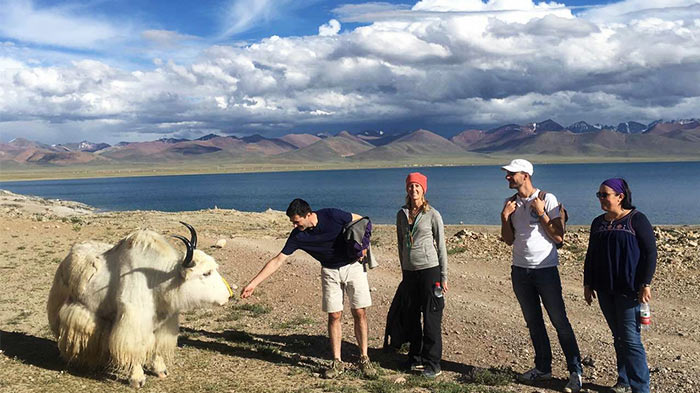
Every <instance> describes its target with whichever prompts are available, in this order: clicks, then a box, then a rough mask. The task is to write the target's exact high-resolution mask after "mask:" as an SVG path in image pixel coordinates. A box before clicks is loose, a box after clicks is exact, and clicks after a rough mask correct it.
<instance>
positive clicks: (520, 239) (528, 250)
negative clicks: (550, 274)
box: [504, 189, 559, 269]
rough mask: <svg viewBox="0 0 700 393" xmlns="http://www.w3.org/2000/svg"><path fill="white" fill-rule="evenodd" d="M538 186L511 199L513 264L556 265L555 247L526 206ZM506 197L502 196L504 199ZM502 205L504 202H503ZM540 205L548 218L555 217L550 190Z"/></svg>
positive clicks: (537, 266)
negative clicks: (525, 196) (513, 202)
mask: <svg viewBox="0 0 700 393" xmlns="http://www.w3.org/2000/svg"><path fill="white" fill-rule="evenodd" d="M539 192H540V190H539V189H535V191H534V192H533V193H532V195H530V196H529V197H527V198H524V199H523V198H520V196H519V195H518V197H517V198H516V199H515V204H516V206H517V207H516V209H515V211H514V212H513V214H512V215H511V216H510V217H511V221H512V222H513V228H514V229H515V233H514V240H513V265H514V266H519V267H524V268H529V269H541V268H545V267H552V266H557V265H558V264H559V255H558V254H557V247H556V245H555V243H554V240H552V239H551V238H550V237H549V236H547V233H546V232H545V230H544V227H542V225H541V224H540V219H539V217H537V215H536V214H535V212H534V211H533V210H532V209H531V208H530V206H531V204H532V201H533V200H534V199H535V198H537V195H538V194H539ZM509 200H510V198H508V199H506V202H508V201H509ZM504 205H505V203H504ZM544 207H545V210H546V212H547V216H548V217H549V218H550V219H554V218H556V217H559V209H558V207H559V202H558V201H557V197H556V196H554V194H550V193H547V195H546V196H545V197H544Z"/></svg>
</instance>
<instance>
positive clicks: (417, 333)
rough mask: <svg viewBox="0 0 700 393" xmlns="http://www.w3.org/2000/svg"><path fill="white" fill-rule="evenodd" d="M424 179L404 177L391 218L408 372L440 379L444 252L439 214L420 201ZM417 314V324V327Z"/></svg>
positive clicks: (425, 185) (412, 175)
mask: <svg viewBox="0 0 700 393" xmlns="http://www.w3.org/2000/svg"><path fill="white" fill-rule="evenodd" d="M427 191H428V178H427V177H426V176H425V175H423V174H422V173H419V172H413V173H410V174H409V175H408V176H407V177H406V204H405V205H404V206H403V207H402V208H401V210H399V211H398V213H397V214H396V234H397V237H398V249H399V260H400V261H401V271H402V276H403V285H406V286H407V287H408V289H407V293H409V294H410V298H411V299H410V301H409V306H408V317H407V318H406V321H407V326H408V328H409V329H410V331H409V332H408V338H409V342H410V349H409V352H408V357H409V359H408V363H409V367H410V369H411V370H412V371H420V372H421V374H422V375H423V376H424V377H427V378H436V377H437V376H438V375H440V374H441V373H442V371H441V368H440V358H441V357H442V335H441V333H442V328H441V325H442V310H443V308H444V307H445V298H444V297H443V294H444V293H447V248H446V246H445V228H444V225H443V223H442V216H440V213H439V212H438V211H437V210H436V209H435V208H433V207H432V206H430V204H429V203H428V201H427V200H426V199H425V193H426V192H427ZM421 313H422V314H423V324H422V326H421Z"/></svg>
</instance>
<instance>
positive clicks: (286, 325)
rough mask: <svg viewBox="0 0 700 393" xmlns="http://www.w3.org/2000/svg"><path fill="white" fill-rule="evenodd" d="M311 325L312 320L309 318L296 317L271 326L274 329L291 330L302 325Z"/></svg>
mask: <svg viewBox="0 0 700 393" xmlns="http://www.w3.org/2000/svg"><path fill="white" fill-rule="evenodd" d="M313 323H314V320H313V319H311V318H309V317H301V316H297V317H294V318H292V319H291V320H289V321H284V322H279V323H275V324H273V325H272V326H273V327H274V328H276V329H293V328H295V327H299V326H303V325H311V324H313Z"/></svg>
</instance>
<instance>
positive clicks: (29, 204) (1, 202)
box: [0, 188, 700, 233]
mask: <svg viewBox="0 0 700 393" xmlns="http://www.w3.org/2000/svg"><path fill="white" fill-rule="evenodd" d="M0 209H3V210H4V213H5V214H7V213H9V212H11V211H12V210H17V211H25V212H29V213H32V214H48V215H52V216H55V217H59V218H64V217H72V216H91V215H94V216H100V215H113V214H134V213H152V214H164V215H168V214H186V215H191V214H196V213H216V212H218V213H224V214H226V213H236V214H245V215H249V216H253V217H255V216H261V217H262V216H265V215H269V214H276V215H280V216H283V215H284V212H283V211H281V210H274V209H267V210H265V211H261V212H256V211H242V210H236V209H226V208H208V209H199V210H178V211H163V210H138V209H137V210H103V209H98V208H95V207H93V206H90V205H87V204H84V203H82V202H76V201H70V200H63V199H55V198H44V197H40V196H36V195H27V194H17V193H14V192H12V191H9V190H5V189H1V188H0ZM373 224H374V225H375V226H377V227H393V226H394V224H392V223H375V222H373ZM653 226H654V227H658V228H661V229H687V230H700V223H697V224H655V225H653ZM500 227H501V226H500V224H474V223H460V224H445V230H446V231H448V230H449V231H450V232H453V231H454V232H458V231H460V230H463V229H467V230H470V231H478V232H485V233H494V232H499V230H500ZM566 228H567V232H575V231H576V232H579V231H581V230H582V229H583V230H587V229H588V228H589V225H587V224H572V225H567V226H566Z"/></svg>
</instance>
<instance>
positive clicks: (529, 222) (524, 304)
mask: <svg viewBox="0 0 700 393" xmlns="http://www.w3.org/2000/svg"><path fill="white" fill-rule="evenodd" d="M501 169H503V170H504V171H506V180H508V187H509V188H511V189H514V190H517V193H516V194H515V195H514V196H512V197H510V198H508V199H506V201H505V205H504V206H503V211H502V212H501V237H502V238H503V241H504V242H506V244H508V245H509V246H513V265H512V266H511V280H512V282H513V292H515V297H516V298H517V299H518V303H520V309H521V310H522V312H523V316H524V317H525V322H526V323H527V327H528V330H529V331H530V338H531V340H532V345H533V346H534V348H535V367H534V368H533V369H531V370H529V371H527V372H525V373H523V374H521V375H519V377H518V379H520V380H521V381H524V382H534V381H541V380H546V379H551V378H552V349H551V346H550V344H549V337H548V336H547V330H546V329H545V326H544V318H543V316H542V308H541V306H540V302H542V304H543V305H544V308H545V309H546V310H547V314H549V318H550V320H551V321H552V325H554V327H555V329H556V330H557V336H558V338H559V344H560V345H561V348H562V350H563V351H564V356H565V357H566V364H567V369H568V370H569V373H570V375H569V381H568V383H567V384H566V387H565V388H564V392H569V393H571V392H574V393H575V392H579V391H580V390H581V372H582V368H581V354H580V352H579V349H578V344H577V343H576V336H575V335H574V331H573V329H572V328H571V324H570V323H569V319H568V317H567V316H566V308H565V306H564V298H563V297H562V290H561V279H560V278H559V270H558V268H557V265H558V264H559V256H558V254H557V248H556V244H558V243H561V242H562V241H563V238H564V228H563V225H562V223H561V220H557V219H556V218H557V217H559V214H560V213H559V203H558V202H557V198H556V197H555V196H554V195H553V194H550V193H546V194H544V198H543V199H541V196H540V190H539V189H537V188H535V187H534V186H533V185H532V174H533V172H534V170H533V168H532V164H531V163H530V162H529V161H527V160H523V159H515V160H513V161H511V162H510V163H509V164H508V165H505V166H503V167H502V168H501Z"/></svg>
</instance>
